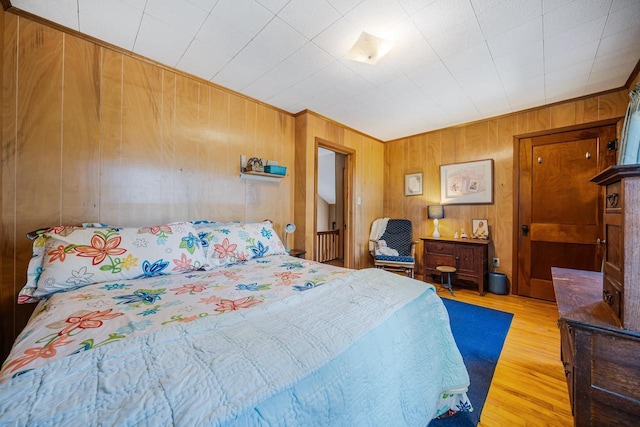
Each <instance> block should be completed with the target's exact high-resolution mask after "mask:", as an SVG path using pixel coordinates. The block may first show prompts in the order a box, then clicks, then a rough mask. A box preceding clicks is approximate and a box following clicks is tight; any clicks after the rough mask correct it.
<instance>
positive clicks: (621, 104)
mask: <svg viewBox="0 0 640 427" xmlns="http://www.w3.org/2000/svg"><path fill="white" fill-rule="evenodd" d="M629 101H630V99H629V91H628V90H626V89H623V90H619V91H617V92H612V93H607V94H604V95H600V96H598V120H604V119H612V118H614V117H624V116H625V114H627V106H628V104H629Z"/></svg>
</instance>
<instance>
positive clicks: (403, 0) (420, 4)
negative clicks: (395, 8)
mask: <svg viewBox="0 0 640 427" xmlns="http://www.w3.org/2000/svg"><path fill="white" fill-rule="evenodd" d="M434 1H436V0H398V3H400V6H402V8H403V9H404V10H405V11H406V12H407V14H409V15H413V14H414V13H416V12H418V11H419V10H421V9H423V8H425V7H427V6H429V5H430V4H431V3H433V2H434Z"/></svg>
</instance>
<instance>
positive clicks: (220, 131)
mask: <svg viewBox="0 0 640 427" xmlns="http://www.w3.org/2000/svg"><path fill="white" fill-rule="evenodd" d="M209 102H210V103H211V107H210V109H209V114H211V120H210V122H211V127H212V132H211V135H210V138H209V145H210V147H211V149H210V151H209V152H210V157H209V164H208V165H207V168H208V170H209V172H210V176H211V182H210V191H211V194H210V195H209V197H211V198H212V200H211V207H210V210H209V212H208V213H207V216H206V218H203V219H208V220H216V221H231V220H233V218H234V215H236V218H240V217H241V214H240V213H239V208H238V207H237V206H236V207H235V208H234V209H229V205H227V204H225V203H221V202H220V201H221V200H230V198H231V196H232V195H231V194H230V193H232V192H234V190H236V189H235V188H234V184H235V183H236V182H237V183H241V182H240V180H239V179H238V178H237V177H238V176H239V174H240V157H237V158H232V157H231V150H230V147H229V146H230V143H229V126H230V116H231V113H230V104H231V95H230V94H229V93H228V92H225V91H222V90H220V89H218V88H215V87H214V88H211V96H210V97H209ZM245 155H248V153H245ZM214 195H215V196H214ZM234 211H235V212H234Z"/></svg>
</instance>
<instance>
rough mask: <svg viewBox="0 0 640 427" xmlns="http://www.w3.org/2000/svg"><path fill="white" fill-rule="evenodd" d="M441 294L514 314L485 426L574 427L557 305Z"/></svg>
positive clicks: (486, 409) (502, 297)
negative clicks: (564, 367)
mask: <svg viewBox="0 0 640 427" xmlns="http://www.w3.org/2000/svg"><path fill="white" fill-rule="evenodd" d="M439 286H440V285H439V284H436V288H437V287H439ZM438 295H440V297H442V298H450V299H455V300H458V301H462V302H467V303H470V304H475V305H479V306H482V307H488V308H493V309H495V310H501V311H507V312H509V313H513V314H514V316H513V321H512V323H511V328H510V329H509V333H508V335H507V338H506V340H505V343H504V347H503V349H502V353H501V355H500V360H499V361H498V365H497V366H496V371H495V373H494V376H493V380H492V382H491V387H490V388H489V394H488V396H487V400H486V402H485V405H484V408H483V410H482V415H481V417H480V423H479V424H478V426H479V427H494V426H559V427H561V426H572V425H573V416H572V415H571V407H570V406H569V395H568V392H567V383H566V381H565V376H564V369H563V367H562V363H561V362H560V331H559V330H558V327H557V320H558V312H557V308H556V305H555V303H552V302H547V301H541V300H536V299H531V298H525V297H519V296H513V295H495V294H491V293H487V294H485V296H480V295H478V292H477V291H475V290H473V289H464V288H455V296H453V297H452V296H451V295H450V294H449V292H448V291H446V290H441V291H439V292H438ZM472 403H473V402H472Z"/></svg>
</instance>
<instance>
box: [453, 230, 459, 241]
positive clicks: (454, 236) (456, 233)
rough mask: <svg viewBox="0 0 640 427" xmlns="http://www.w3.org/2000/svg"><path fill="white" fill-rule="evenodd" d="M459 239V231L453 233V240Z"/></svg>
mask: <svg viewBox="0 0 640 427" xmlns="http://www.w3.org/2000/svg"><path fill="white" fill-rule="evenodd" d="M458 237H460V236H458V232H457V231H456V232H455V233H453V238H454V239H457V238H458Z"/></svg>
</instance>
